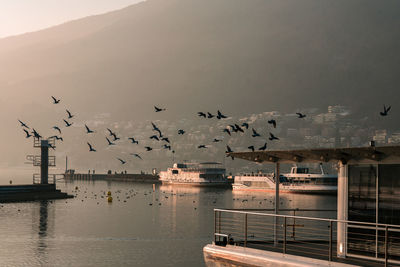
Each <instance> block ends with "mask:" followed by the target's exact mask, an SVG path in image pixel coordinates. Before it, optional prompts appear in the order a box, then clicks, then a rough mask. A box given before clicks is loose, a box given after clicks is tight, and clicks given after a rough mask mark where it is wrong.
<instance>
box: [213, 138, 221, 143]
mask: <svg viewBox="0 0 400 267" xmlns="http://www.w3.org/2000/svg"><path fill="white" fill-rule="evenodd" d="M213 142H214V143H218V142H221V140H219V139H217V138H214V140H213Z"/></svg>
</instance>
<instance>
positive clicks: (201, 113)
mask: <svg viewBox="0 0 400 267" xmlns="http://www.w3.org/2000/svg"><path fill="white" fill-rule="evenodd" d="M197 115H198V116H199V117H204V118H207V115H206V114H205V113H204V112H201V111H200V112H197Z"/></svg>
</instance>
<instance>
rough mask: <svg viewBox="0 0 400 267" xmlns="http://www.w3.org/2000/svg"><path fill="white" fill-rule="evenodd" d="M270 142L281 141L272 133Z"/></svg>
mask: <svg viewBox="0 0 400 267" xmlns="http://www.w3.org/2000/svg"><path fill="white" fill-rule="evenodd" d="M269 140H271V141H273V140H279V138H278V137H276V136H275V135H273V134H272V133H269Z"/></svg>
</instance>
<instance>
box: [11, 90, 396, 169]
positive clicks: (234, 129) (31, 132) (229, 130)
mask: <svg viewBox="0 0 400 267" xmlns="http://www.w3.org/2000/svg"><path fill="white" fill-rule="evenodd" d="M51 98H52V100H53V104H55V105H57V104H59V103H60V101H61V99H57V98H55V97H54V96H52V97H51ZM390 109H391V106H389V107H386V106H385V105H384V106H383V111H381V112H380V115H381V116H387V115H388V113H389V111H390ZM154 110H155V112H156V113H157V112H162V111H166V108H159V107H157V106H154ZM66 113H67V118H66V119H63V121H64V124H65V127H70V126H72V125H73V122H71V119H73V118H74V117H75V115H73V114H72V113H71V112H70V111H69V110H68V109H66ZM197 115H198V116H199V117H201V118H205V119H212V118H214V117H216V118H217V119H218V120H222V119H226V118H228V117H227V116H226V115H224V114H222V113H221V111H219V110H218V111H217V114H216V115H214V114H212V113H210V112H197ZM296 115H297V116H298V118H299V119H303V118H305V117H306V114H302V113H299V112H297V113H296ZM18 121H19V123H20V125H21V127H22V129H23V131H24V132H25V134H26V136H25V137H26V138H30V137H34V138H37V139H40V138H42V136H41V135H40V134H39V133H38V132H37V131H36V130H35V129H34V128H32V129H31V128H30V127H29V126H28V125H27V124H26V123H24V122H23V121H21V120H18ZM267 122H268V124H270V125H271V126H272V127H273V128H276V125H277V121H276V120H275V119H270V120H268V121H267ZM151 125H152V127H153V128H152V131H154V133H155V134H153V135H152V136H150V137H149V139H151V140H154V141H158V142H164V143H163V145H162V148H163V149H168V150H169V151H172V153H175V151H174V150H172V147H171V142H170V140H169V138H168V137H166V136H164V135H163V133H162V132H161V130H160V129H159V128H158V127H157V125H155V124H154V123H153V122H151ZM52 128H53V129H54V130H55V131H57V132H58V134H59V135H61V134H62V131H61V129H60V128H59V127H58V126H53V127H52ZM249 128H250V125H249V124H248V123H246V122H243V123H242V124H241V125H238V124H236V123H235V124H229V125H228V126H227V127H226V128H224V129H223V130H222V132H223V133H226V134H228V135H229V136H231V135H232V134H233V133H239V132H241V133H244V132H245V131H246V130H249ZM85 129H86V134H88V135H89V134H93V133H95V131H93V130H91V129H90V128H89V127H88V126H87V125H86V124H85ZM107 131H108V134H109V135H108V136H106V137H105V139H106V141H107V143H108V145H109V146H113V145H116V141H118V140H121V138H120V137H119V136H118V135H117V133H116V132H113V131H112V130H111V129H109V128H107ZM251 131H252V134H251V136H252V137H253V138H257V137H262V136H261V134H259V133H258V132H257V130H256V129H254V128H251ZM177 133H178V135H184V134H185V133H186V131H185V130H183V129H178V131H177ZM59 135H53V136H51V137H50V138H54V139H56V140H59V141H64V140H63V138H62V137H61V136H59ZM268 139H269V140H270V141H274V140H279V138H278V137H277V136H275V135H274V134H273V133H271V132H270V133H269V137H268ZM128 140H130V141H131V143H132V144H136V145H138V144H139V141H138V140H136V139H135V138H134V137H129V138H128ZM221 141H222V140H221V139H217V138H214V140H213V141H212V142H213V143H218V142H221ZM87 145H88V148H89V152H97V150H96V149H95V147H94V146H93V145H92V144H91V143H89V142H87ZM49 147H51V148H53V149H55V148H54V147H53V146H52V145H51V143H49ZM144 148H145V149H146V151H147V152H149V151H152V150H153V148H152V147H150V146H145V147H144ZM197 148H198V149H206V148H207V145H205V144H200V145H198V146H197ZM248 149H249V150H251V151H253V152H254V151H255V150H256V148H255V147H254V146H253V145H251V146H248ZM266 149H267V142H265V143H264V145H263V146H261V147H259V148H258V150H259V151H264V150H266ZM231 152H233V150H232V149H231V148H230V147H229V145H226V151H225V153H226V156H227V157H229V156H230V155H229V154H228V153H231ZM130 155H132V156H134V157H136V158H138V159H141V160H142V157H141V156H140V155H139V154H137V153H131V154H130ZM230 157H231V158H232V160H233V159H234V157H233V156H230ZM116 159H117V160H118V161H119V162H120V163H121V164H126V163H127V161H126V160H124V159H121V158H116Z"/></svg>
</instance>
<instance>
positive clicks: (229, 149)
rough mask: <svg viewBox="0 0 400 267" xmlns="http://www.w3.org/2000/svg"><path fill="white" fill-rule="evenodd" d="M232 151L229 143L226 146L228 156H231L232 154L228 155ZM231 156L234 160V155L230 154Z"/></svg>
mask: <svg viewBox="0 0 400 267" xmlns="http://www.w3.org/2000/svg"><path fill="white" fill-rule="evenodd" d="M232 152H233V150H232V149H231V147H230V146H228V145H227V146H226V151H225V153H226V156H227V157H229V156H230V155H228V153H232ZM230 157H231V158H232V160H234V159H235V158H234V157H233V156H230Z"/></svg>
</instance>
